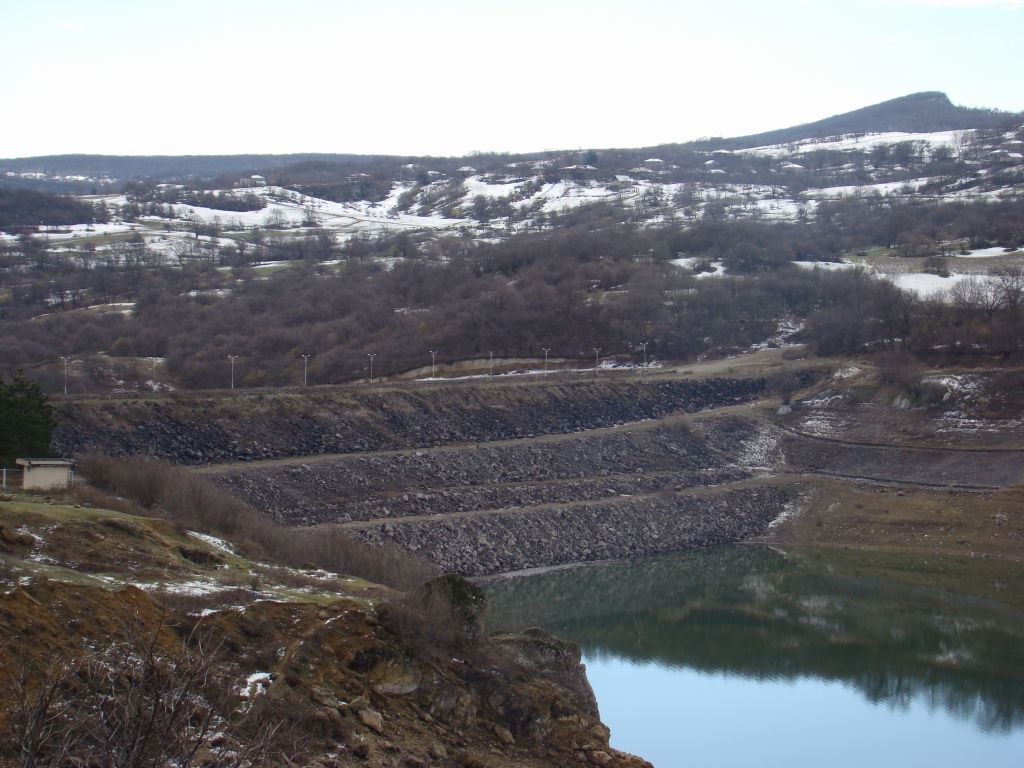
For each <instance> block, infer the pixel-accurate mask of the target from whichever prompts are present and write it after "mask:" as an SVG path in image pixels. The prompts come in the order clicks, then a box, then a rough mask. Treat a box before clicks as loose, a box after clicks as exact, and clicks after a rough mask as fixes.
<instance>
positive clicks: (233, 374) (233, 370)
mask: <svg viewBox="0 0 1024 768" xmlns="http://www.w3.org/2000/svg"><path fill="white" fill-rule="evenodd" d="M237 359H238V355H228V360H230V361H231V388H232V389H234V388H235V360H237Z"/></svg>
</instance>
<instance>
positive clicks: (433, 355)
mask: <svg viewBox="0 0 1024 768" xmlns="http://www.w3.org/2000/svg"><path fill="white" fill-rule="evenodd" d="M640 348H641V349H642V350H643V355H644V364H643V368H641V369H640V372H641V373H646V371H647V342H646V341H645V342H642V343H641V344H640ZM542 349H543V350H544V375H545V376H546V375H547V373H548V355H549V354H550V352H551V347H542ZM593 350H594V375H595V376H596V375H597V371H598V369H599V368H600V366H601V348H600V347H593ZM429 352H430V378H431V379H435V378H437V355H438V351H437V350H436V349H431V350H429ZM312 356H313V355H311V354H308V353H303V354H301V355H299V357H301V358H302V386H303V387H308V386H309V359H310V358H311V357H312ZM366 356H367V357H368V358H369V360H370V383H371V384H373V359H374V358H375V357H377V353H376V352H368V353H367V355H366ZM239 357H240V355H228V356H227V359H228V362H229V363H230V364H231V389H234V388H235V361H236V360H238V358H239ZM60 359H61V360H63V361H64V397H67V396H68V366H69V365H70V364H71V363H72V362H74V359H73V358H72V357H71V356H70V355H61V356H60ZM151 362H152V365H153V371H152V380H153V388H154V389H156V387H157V381H156V367H157V365H159V363H160V361H159V360H157V359H155V358H154V359H153V360H151ZM487 375H488V376H493V375H494V352H493V351H489V352H488V353H487Z"/></svg>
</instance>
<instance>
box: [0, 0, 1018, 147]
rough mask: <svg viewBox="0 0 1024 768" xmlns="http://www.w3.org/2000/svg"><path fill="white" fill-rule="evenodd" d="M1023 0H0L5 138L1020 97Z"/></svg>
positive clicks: (400, 143)
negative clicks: (924, 94) (938, 95)
mask: <svg viewBox="0 0 1024 768" xmlns="http://www.w3.org/2000/svg"><path fill="white" fill-rule="evenodd" d="M1022 33H1024V0H714V2H698V1H697V0H632V2H627V1H625V0H588V1H587V2H582V1H580V0H517V1H516V2H497V1H496V2H488V0H434V1H431V0H418V1H417V0H376V1H375V2H373V1H371V0H363V1H362V2H351V1H350V0H290V2H282V1H281V0H202V1H199V0H174V1H172V2H167V1H166V0H164V1H163V2H150V1H149V0H89V2H85V1H84V0H0V73H2V75H0V99H2V102H0V103H2V104H3V107H2V111H0V157H6V158H10V157H26V156H33V155H48V154H63V153H78V152H81V153H96V154H124V155H139V154H172V155H176V154H240V153H274V154H277V153H289V152H341V153H360V154H397V155H464V154H469V153H472V152H488V151H495V152H497V151H512V152H529V151H537V150H543V149H578V148H607V147H642V146H652V145H656V144H662V143H668V142H679V141H687V140H691V139H695V138H699V137H702V136H737V135H743V134H748V133H756V132H760V131H764V130H771V129H774V128H782V127H786V126H789V125H795V124H798V123H803V122H809V121H812V120H817V119H820V118H823V117H827V116H829V115H833V114H837V113H841V112H846V111H849V110H852V109H857V108H859V107H863V106H867V105H869V104H874V103H877V102H879V101H884V100H886V99H891V98H895V97H898V96H903V95H906V94H908V93H914V92H917V91H944V92H946V93H947V94H948V95H949V97H950V99H952V101H953V102H954V103H956V104H961V105H963V106H972V107H991V108H997V109H1003V110H1011V111H1021V110H1024V61H1022V60H1021V58H1020V55H1019V50H1020V45H1021V42H1020V41H1021V39H1022V38H1024V34H1022Z"/></svg>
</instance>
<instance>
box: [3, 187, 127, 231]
mask: <svg viewBox="0 0 1024 768" xmlns="http://www.w3.org/2000/svg"><path fill="white" fill-rule="evenodd" d="M107 219H108V216H107V213H106V211H105V210H98V209H97V208H96V207H94V206H92V205H90V204H89V203H84V202H81V201H80V200H76V199H75V198H73V197H69V196H67V195H52V194H49V193H47V192H37V191H35V190H31V189H3V188H0V230H7V231H12V230H18V229H21V228H26V229H27V228H34V227H38V226H40V225H42V226H67V225H70V224H94V223H96V222H99V221H107Z"/></svg>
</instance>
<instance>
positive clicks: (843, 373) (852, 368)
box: [832, 365, 861, 381]
mask: <svg viewBox="0 0 1024 768" xmlns="http://www.w3.org/2000/svg"><path fill="white" fill-rule="evenodd" d="M860 373H861V369H860V368H858V367H857V366H856V365H848V366H846V367H845V368H840V369H839V370H838V371H836V372H835V373H834V374H832V378H833V379H835V380H837V381H842V380H843V379H852V378H853V377H854V376H857V375H859V374H860Z"/></svg>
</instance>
